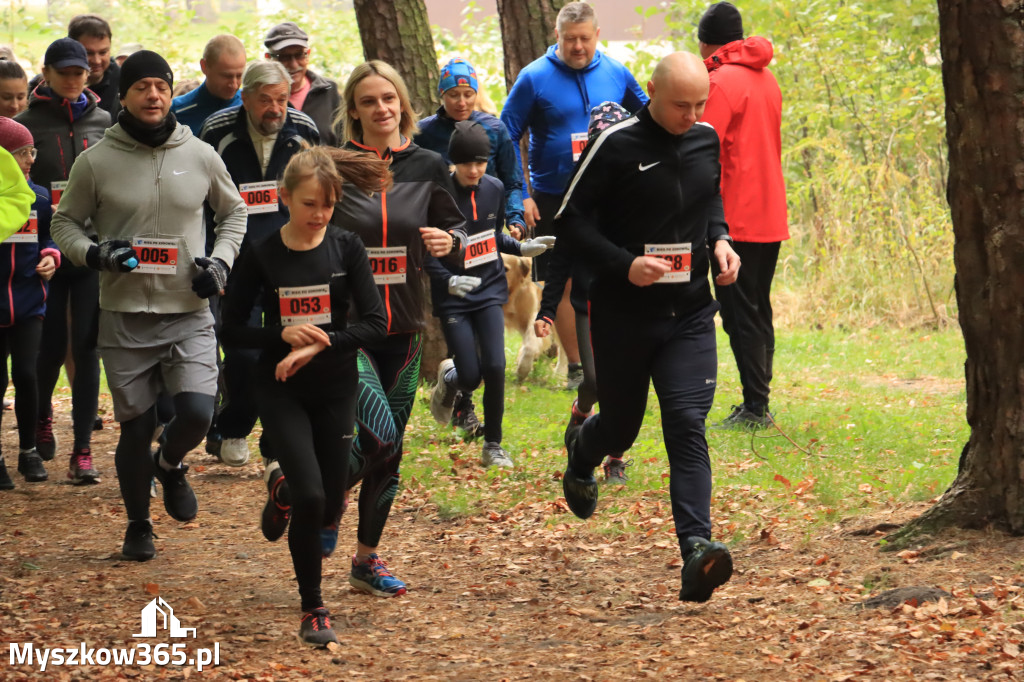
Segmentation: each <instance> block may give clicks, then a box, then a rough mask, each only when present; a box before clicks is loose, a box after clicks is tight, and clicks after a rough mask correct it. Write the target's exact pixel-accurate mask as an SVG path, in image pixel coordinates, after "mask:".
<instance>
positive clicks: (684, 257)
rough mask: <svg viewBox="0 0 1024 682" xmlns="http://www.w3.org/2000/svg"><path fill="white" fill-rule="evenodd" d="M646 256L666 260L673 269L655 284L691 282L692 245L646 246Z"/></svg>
mask: <svg viewBox="0 0 1024 682" xmlns="http://www.w3.org/2000/svg"><path fill="white" fill-rule="evenodd" d="M644 255H645V256H651V257H653V258H661V259H664V261H665V262H666V263H668V264H669V266H670V267H671V268H672V269H671V270H669V271H668V272H667V273H665V275H664V276H662V278H661V279H659V280H658V281H657V282H655V284H678V283H679V282H689V281H690V244H645V245H644Z"/></svg>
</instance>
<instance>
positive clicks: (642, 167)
mask: <svg viewBox="0 0 1024 682" xmlns="http://www.w3.org/2000/svg"><path fill="white" fill-rule="evenodd" d="M659 163H661V161H655V162H654V163H649V164H647V165H646V166H645V165H643V164H642V163H641V164H640V172H641V173H643V172H644V171H645V170H650V169H651V168H654V167H655V166H657V165H658V164H659Z"/></svg>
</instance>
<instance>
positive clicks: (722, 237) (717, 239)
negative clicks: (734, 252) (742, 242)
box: [711, 234, 732, 244]
mask: <svg viewBox="0 0 1024 682" xmlns="http://www.w3.org/2000/svg"><path fill="white" fill-rule="evenodd" d="M721 241H726V242H729V243H730V244H732V237H730V236H729V235H727V234H720V235H718V236H717V237H715V238H714V239H712V240H711V243H712V244H714V243H715V242H721Z"/></svg>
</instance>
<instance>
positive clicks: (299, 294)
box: [277, 284, 331, 326]
mask: <svg viewBox="0 0 1024 682" xmlns="http://www.w3.org/2000/svg"><path fill="white" fill-rule="evenodd" d="M277 296H278V298H279V299H280V301H281V324H283V325H285V326H288V325H292V324H307V323H308V324H330V322H331V291H330V287H329V285H327V284H317V285H315V286H310V287H281V289H280V290H279V291H278V292H277Z"/></svg>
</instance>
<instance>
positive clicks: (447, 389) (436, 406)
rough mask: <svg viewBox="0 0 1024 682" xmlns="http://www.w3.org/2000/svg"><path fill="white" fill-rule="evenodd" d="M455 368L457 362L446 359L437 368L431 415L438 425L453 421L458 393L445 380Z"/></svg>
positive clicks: (432, 393)
mask: <svg viewBox="0 0 1024 682" xmlns="http://www.w3.org/2000/svg"><path fill="white" fill-rule="evenodd" d="M454 366H455V361H454V360H452V359H451V358H445V359H444V360H442V361H441V364H440V365H438V367H437V383H436V384H434V388H433V390H432V391H431V392H430V414H432V415H433V416H434V419H435V420H437V423H438V424H444V425H445V426H448V424H449V423H450V422H451V420H452V411H453V410H454V409H455V394H456V393H457V392H458V391H456V390H455V387H454V386H452V385H451V384H449V383H448V382H447V381H445V380H444V377H445V375H446V374H447V373H448V371H449V370H450V369H451V368H452V367H454Z"/></svg>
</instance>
